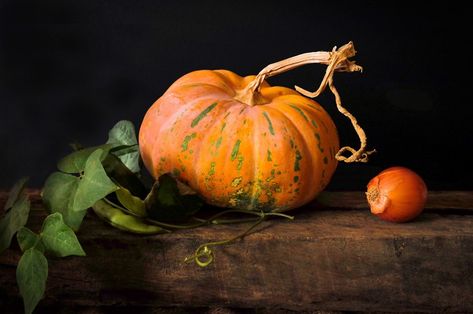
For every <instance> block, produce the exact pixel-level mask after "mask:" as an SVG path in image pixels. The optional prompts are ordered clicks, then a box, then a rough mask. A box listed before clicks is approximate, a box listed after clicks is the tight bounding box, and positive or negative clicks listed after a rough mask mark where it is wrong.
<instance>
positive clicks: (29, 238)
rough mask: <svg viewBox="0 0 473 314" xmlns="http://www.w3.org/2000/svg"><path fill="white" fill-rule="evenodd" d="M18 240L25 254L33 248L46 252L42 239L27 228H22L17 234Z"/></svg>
mask: <svg viewBox="0 0 473 314" xmlns="http://www.w3.org/2000/svg"><path fill="white" fill-rule="evenodd" d="M16 239H17V241H18V244H19V245H20V248H21V250H22V251H23V252H25V251H26V250H28V249H31V248H32V247H34V248H35V249H37V250H39V251H41V252H44V249H45V248H44V244H43V242H42V241H41V237H40V236H39V235H37V234H36V233H34V232H33V231H31V230H30V229H28V228H26V227H23V228H21V229H20V230H19V231H18V232H17V233H16Z"/></svg>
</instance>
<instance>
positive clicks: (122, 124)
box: [107, 120, 140, 173]
mask: <svg viewBox="0 0 473 314" xmlns="http://www.w3.org/2000/svg"><path fill="white" fill-rule="evenodd" d="M107 143H108V144H114V145H127V146H129V150H128V151H127V152H126V153H119V154H117V153H115V152H114V153H113V154H115V155H116V156H117V157H119V158H120V160H121V161H122V162H123V164H124V165H125V166H126V167H127V168H128V169H130V170H131V171H132V172H133V173H137V172H139V171H140V163H139V161H140V153H139V148H138V140H137V139H136V133H135V127H134V125H133V123H132V122H130V121H126V120H122V121H119V122H118V123H117V124H115V125H114V126H113V128H112V129H111V130H110V132H109V133H108V141H107Z"/></svg>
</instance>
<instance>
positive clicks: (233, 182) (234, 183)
mask: <svg viewBox="0 0 473 314" xmlns="http://www.w3.org/2000/svg"><path fill="white" fill-rule="evenodd" d="M241 180H243V178H242V177H236V178H235V179H233V180H232V183H231V185H232V187H237V186H239V185H240V183H241Z"/></svg>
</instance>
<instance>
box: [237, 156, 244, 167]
mask: <svg viewBox="0 0 473 314" xmlns="http://www.w3.org/2000/svg"><path fill="white" fill-rule="evenodd" d="M244 159H245V158H244V157H243V156H238V165H237V170H241V167H243V160H244Z"/></svg>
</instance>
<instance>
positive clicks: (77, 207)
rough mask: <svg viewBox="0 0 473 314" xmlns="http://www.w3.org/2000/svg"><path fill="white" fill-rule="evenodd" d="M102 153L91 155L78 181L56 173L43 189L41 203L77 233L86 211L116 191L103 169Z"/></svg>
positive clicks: (68, 175)
mask: <svg viewBox="0 0 473 314" xmlns="http://www.w3.org/2000/svg"><path fill="white" fill-rule="evenodd" d="M102 154H103V150H102V149H97V150H96V151H95V152H93V153H92V154H91V155H90V156H89V158H87V161H86V163H85V166H84V174H83V175H82V176H80V177H77V176H74V175H70V174H66V173H61V172H55V173H53V174H52V175H50V176H49V177H48V179H47V180H46V183H45V186H44V189H43V193H42V195H43V201H44V203H45V205H46V207H47V208H49V209H50V210H51V211H52V212H60V213H61V214H62V215H63V217H64V221H65V222H66V224H67V225H68V226H70V227H71V228H72V229H73V230H78V229H79V227H80V224H81V223H82V220H83V219H84V216H85V214H86V212H87V209H88V208H89V207H91V206H92V205H94V204H95V202H97V201H98V200H100V199H102V198H104V197H105V196H107V195H108V194H110V193H112V192H113V191H115V190H117V189H118V187H117V186H116V185H115V184H114V183H113V182H112V181H111V180H110V178H109V177H108V176H107V174H106V172H105V169H104V168H103V166H102V163H101V161H100V160H101V158H102Z"/></svg>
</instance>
